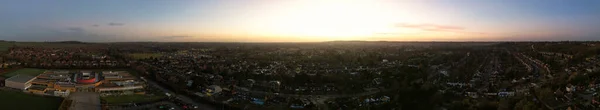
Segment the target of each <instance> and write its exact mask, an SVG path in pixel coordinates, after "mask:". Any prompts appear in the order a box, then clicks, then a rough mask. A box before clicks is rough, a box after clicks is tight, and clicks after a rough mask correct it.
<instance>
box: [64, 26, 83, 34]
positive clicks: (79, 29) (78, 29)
mask: <svg viewBox="0 0 600 110" xmlns="http://www.w3.org/2000/svg"><path fill="white" fill-rule="evenodd" d="M67 30H68V31H70V32H78V33H81V32H85V29H83V28H81V27H69V28H67Z"/></svg>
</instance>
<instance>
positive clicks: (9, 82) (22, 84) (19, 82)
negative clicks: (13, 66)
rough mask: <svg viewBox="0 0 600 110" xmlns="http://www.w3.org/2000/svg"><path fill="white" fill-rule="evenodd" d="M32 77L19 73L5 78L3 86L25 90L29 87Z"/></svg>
mask: <svg viewBox="0 0 600 110" xmlns="http://www.w3.org/2000/svg"><path fill="white" fill-rule="evenodd" d="M34 79H35V77H34V76H29V75H22V74H19V75H16V76H13V77H10V78H8V79H6V80H5V86H6V87H10V88H15V89H20V90H27V88H29V87H31V81H33V80H34Z"/></svg>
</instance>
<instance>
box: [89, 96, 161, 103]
mask: <svg viewBox="0 0 600 110" xmlns="http://www.w3.org/2000/svg"><path fill="white" fill-rule="evenodd" d="M162 98H165V96H149V95H138V94H135V95H125V96H107V97H102V98H101V99H103V100H105V101H106V102H107V103H109V104H122V103H131V102H149V101H155V100H159V99H162Z"/></svg>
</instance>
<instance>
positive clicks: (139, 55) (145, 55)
mask: <svg viewBox="0 0 600 110" xmlns="http://www.w3.org/2000/svg"><path fill="white" fill-rule="evenodd" d="M129 56H131V57H133V59H145V58H150V57H154V58H156V57H161V56H162V54H160V53H132V54H129Z"/></svg>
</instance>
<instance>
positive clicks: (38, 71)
mask: <svg viewBox="0 0 600 110" xmlns="http://www.w3.org/2000/svg"><path fill="white" fill-rule="evenodd" d="M44 71H46V70H44V69H35V68H23V69H19V70H16V71H12V72H9V73H6V74H3V75H2V76H4V77H7V78H10V77H12V76H15V75H17V74H25V75H30V76H37V75H39V74H42V73H44Z"/></svg>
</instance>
